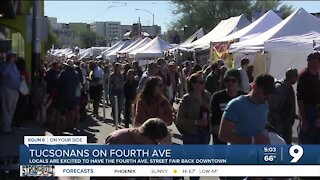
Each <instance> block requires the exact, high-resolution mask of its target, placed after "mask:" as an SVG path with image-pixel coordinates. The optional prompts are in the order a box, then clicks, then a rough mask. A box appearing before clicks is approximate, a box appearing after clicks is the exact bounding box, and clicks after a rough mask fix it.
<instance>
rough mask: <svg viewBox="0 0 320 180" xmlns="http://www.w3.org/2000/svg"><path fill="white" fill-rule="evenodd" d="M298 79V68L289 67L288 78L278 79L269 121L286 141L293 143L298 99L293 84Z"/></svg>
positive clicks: (270, 104) (270, 101)
mask: <svg viewBox="0 0 320 180" xmlns="http://www.w3.org/2000/svg"><path fill="white" fill-rule="evenodd" d="M297 80H298V70H297V69H288V70H287V72H286V78H285V79H283V80H280V81H276V83H275V86H276V92H275V93H273V94H272V96H271V98H270V100H269V101H268V102H269V123H270V125H271V126H272V127H273V128H275V130H276V131H277V133H278V134H279V135H280V136H281V137H282V138H283V139H284V140H285V141H286V143H287V144H291V143H292V126H293V124H294V120H295V117H296V101H295V93H294V90H293V85H294V84H295V83H296V82H297Z"/></svg>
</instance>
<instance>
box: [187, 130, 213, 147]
mask: <svg viewBox="0 0 320 180" xmlns="http://www.w3.org/2000/svg"><path fill="white" fill-rule="evenodd" d="M209 142H210V132H209V131H199V132H198V133H197V134H190V133H186V132H184V133H183V144H209Z"/></svg>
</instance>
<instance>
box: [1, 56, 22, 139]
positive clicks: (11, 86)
mask: <svg viewBox="0 0 320 180" xmlns="http://www.w3.org/2000/svg"><path fill="white" fill-rule="evenodd" d="M15 61H16V53H14V52H13V51H9V52H8V53H7V57H6V62H3V63H2V64H1V65H0V78H1V80H0V93H1V113H0V114H1V116H0V117H1V118H0V119H1V120H0V122H1V126H0V127H1V131H2V132H3V133H5V134H10V133H12V129H11V123H12V119H13V116H14V112H15V109H16V105H17V102H18V99H19V87H20V83H21V80H20V72H19V70H18V68H17V66H16V64H15Z"/></svg>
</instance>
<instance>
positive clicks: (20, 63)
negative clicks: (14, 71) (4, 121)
mask: <svg viewBox="0 0 320 180" xmlns="http://www.w3.org/2000/svg"><path fill="white" fill-rule="evenodd" d="M16 65H17V68H18V70H19V72H20V75H21V80H24V81H25V82H26V84H27V85H28V87H30V86H31V78H30V75H29V73H28V71H27V70H26V62H25V60H24V59H23V58H21V57H18V58H17V62H16ZM29 99H30V93H29V92H28V93H27V94H22V93H21V92H19V98H18V102H17V107H16V110H15V115H14V123H13V124H14V127H17V128H20V127H23V121H24V120H25V118H26V110H27V106H28V103H29Z"/></svg>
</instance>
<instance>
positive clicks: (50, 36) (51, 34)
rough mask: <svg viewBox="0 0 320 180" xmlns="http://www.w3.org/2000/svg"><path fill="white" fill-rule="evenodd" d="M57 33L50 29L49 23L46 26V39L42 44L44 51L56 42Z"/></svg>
mask: <svg viewBox="0 0 320 180" xmlns="http://www.w3.org/2000/svg"><path fill="white" fill-rule="evenodd" d="M57 39H58V38H57V35H56V34H55V33H54V32H53V31H52V28H51V26H50V24H49V27H48V40H47V42H45V44H44V49H45V51H47V50H49V49H51V46H52V45H53V44H55V43H56V42H57Z"/></svg>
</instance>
